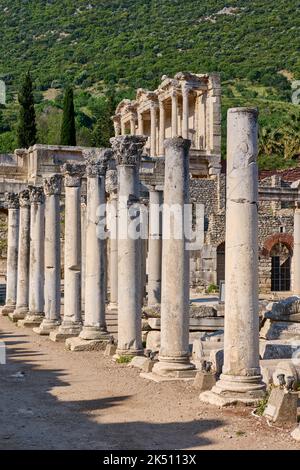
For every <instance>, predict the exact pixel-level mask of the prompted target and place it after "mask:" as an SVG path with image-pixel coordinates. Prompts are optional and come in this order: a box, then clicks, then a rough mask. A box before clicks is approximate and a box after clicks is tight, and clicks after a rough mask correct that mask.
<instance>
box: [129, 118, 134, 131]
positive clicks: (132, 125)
mask: <svg viewBox="0 0 300 470" xmlns="http://www.w3.org/2000/svg"><path fill="white" fill-rule="evenodd" d="M130 134H131V135H135V118H134V117H131V118H130Z"/></svg>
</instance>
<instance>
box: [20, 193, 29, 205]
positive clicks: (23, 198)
mask: <svg viewBox="0 0 300 470" xmlns="http://www.w3.org/2000/svg"><path fill="white" fill-rule="evenodd" d="M19 204H20V207H30V195H29V190H28V189H24V190H23V191H21V192H20V193H19Z"/></svg>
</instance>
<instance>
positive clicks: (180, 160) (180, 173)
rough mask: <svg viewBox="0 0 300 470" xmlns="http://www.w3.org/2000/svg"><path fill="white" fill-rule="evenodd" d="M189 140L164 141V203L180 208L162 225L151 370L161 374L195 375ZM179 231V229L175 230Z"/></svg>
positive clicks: (175, 375) (179, 376)
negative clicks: (157, 329) (157, 327)
mask: <svg viewBox="0 0 300 470" xmlns="http://www.w3.org/2000/svg"><path fill="white" fill-rule="evenodd" d="M189 148H190V141H189V140H186V139H182V138H181V137H177V138H172V139H167V140H166V141H165V149H166V161H165V185H164V205H165V206H168V207H169V209H172V206H173V205H176V207H180V212H179V211H176V212H177V214H178V215H177V218H178V219H177V220H176V223H175V222H174V223H172V222H171V223H170V227H167V224H166V223H165V222H164V225H163V249H162V260H163V261H162V300H161V347H160V351H159V362H158V363H156V364H155V366H154V368H153V373H154V374H157V375H159V376H162V377H172V378H186V377H191V376H192V375H194V370H193V369H194V367H195V366H194V365H193V364H191V363H190V359H189V356H190V353H189V252H188V250H187V249H186V243H187V240H186V237H185V233H184V226H185V224H186V223H188V222H189V221H188V220H186V219H185V211H184V206H185V204H188V203H189ZM177 230H179V231H180V232H177Z"/></svg>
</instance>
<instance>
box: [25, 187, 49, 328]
mask: <svg viewBox="0 0 300 470" xmlns="http://www.w3.org/2000/svg"><path fill="white" fill-rule="evenodd" d="M29 193H30V206H31V208H30V258H29V260H30V261H29V312H28V313H27V315H26V317H25V318H24V320H20V321H19V323H18V324H19V326H25V327H29V328H30V327H34V326H38V325H40V323H41V322H42V320H43V318H44V239H45V194H44V191H43V188H42V187H38V186H29Z"/></svg>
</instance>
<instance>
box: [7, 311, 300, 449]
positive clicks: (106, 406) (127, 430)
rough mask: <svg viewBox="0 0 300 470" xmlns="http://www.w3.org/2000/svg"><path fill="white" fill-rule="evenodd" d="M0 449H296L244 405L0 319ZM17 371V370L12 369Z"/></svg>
mask: <svg viewBox="0 0 300 470" xmlns="http://www.w3.org/2000/svg"><path fill="white" fill-rule="evenodd" d="M0 339H2V340H4V341H5V342H6V345H7V364H6V365H0V385H1V402H0V449H2V450H3V449H107V450H116V449H121V450H125V449H134V450H136V449H147V450H152V449H300V443H296V442H295V441H294V440H293V439H292V438H291V437H290V436H289V432H287V431H280V430H277V429H274V428H270V427H269V426H268V425H267V424H266V423H265V422H264V421H263V420H262V419H257V418H254V417H251V416H250V411H251V410H250V409H239V410H236V409H227V410H220V409H218V408H214V407H212V406H209V405H206V404H203V403H201V402H200V401H199V399H198V394H199V393H198V392H197V391H196V390H194V389H193V387H192V386H191V385H187V384H183V383H174V382H173V383H172V384H171V383H167V384H166V383H164V384H156V383H153V382H148V381H147V380H145V379H142V378H140V377H139V374H138V372H137V371H136V370H135V369H131V368H129V367H127V366H126V365H117V364H114V363H113V362H112V360H111V359H110V358H106V357H104V356H103V354H102V353H97V352H95V353H71V352H69V351H66V350H64V345H61V344H55V343H52V342H51V341H50V340H49V339H47V338H44V337H38V336H37V335H35V334H34V333H33V332H32V331H31V330H28V329H20V328H17V327H16V326H15V325H13V324H12V323H11V322H10V321H9V320H8V319H6V318H3V317H2V318H0ZM19 372H23V373H24V377H16V376H14V375H15V374H17V375H20V374H18V373H19Z"/></svg>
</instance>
